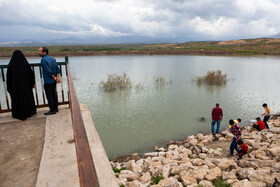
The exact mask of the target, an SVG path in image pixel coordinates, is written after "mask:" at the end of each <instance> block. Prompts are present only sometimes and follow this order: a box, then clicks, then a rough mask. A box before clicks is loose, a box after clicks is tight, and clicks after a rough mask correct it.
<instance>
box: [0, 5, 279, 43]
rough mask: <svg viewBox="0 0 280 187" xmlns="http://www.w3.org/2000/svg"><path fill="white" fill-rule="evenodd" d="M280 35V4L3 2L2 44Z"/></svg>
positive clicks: (0, 38)
mask: <svg viewBox="0 0 280 187" xmlns="http://www.w3.org/2000/svg"><path fill="white" fill-rule="evenodd" d="M279 32H280V2H279V0H47V1H46V0H45V1H40V0H0V42H13V41H15V42H16V41H28V40H37V41H47V40H62V39H65V38H80V39H87V38H116V37H129V38H133V37H147V38H165V39H168V38H174V39H175V40H182V41H180V42H184V41H187V40H189V41H191V40H230V39H240V38H257V37H265V36H271V35H275V34H277V33H279Z"/></svg>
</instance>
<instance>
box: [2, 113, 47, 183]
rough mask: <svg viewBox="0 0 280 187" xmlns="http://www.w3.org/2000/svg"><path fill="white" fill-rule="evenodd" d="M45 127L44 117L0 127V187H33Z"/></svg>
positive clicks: (7, 123)
mask: <svg viewBox="0 0 280 187" xmlns="http://www.w3.org/2000/svg"><path fill="white" fill-rule="evenodd" d="M45 124H46V118H45V117H39V118H34V119H28V120H26V121H17V122H16V123H14V122H5V123H0V150H1V151H0V187H18V186H20V187H21V186H27V187H34V186H35V185H36V180H37V175H38V171H39V166H40V161H41V156H42V151H43V146H44V139H45Z"/></svg>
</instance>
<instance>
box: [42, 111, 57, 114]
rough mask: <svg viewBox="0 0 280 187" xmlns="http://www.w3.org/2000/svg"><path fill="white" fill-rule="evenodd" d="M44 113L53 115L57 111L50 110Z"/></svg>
mask: <svg viewBox="0 0 280 187" xmlns="http://www.w3.org/2000/svg"><path fill="white" fill-rule="evenodd" d="M44 114H45V115H52V114H56V112H53V111H48V112H45V113H44Z"/></svg>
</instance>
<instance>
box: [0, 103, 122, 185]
mask: <svg viewBox="0 0 280 187" xmlns="http://www.w3.org/2000/svg"><path fill="white" fill-rule="evenodd" d="M80 108H81V111H82V117H83V121H84V125H85V129H86V132H87V137H88V141H89V145H90V148H91V153H92V157H93V161H94V165H95V170H96V174H97V178H98V181H99V185H100V186H101V187H118V186H119V185H118V183H117V181H116V178H115V174H114V172H113V170H112V168H111V166H110V163H109V160H108V158H107V155H106V152H105V150H104V148H103V145H102V142H101V140H100V138H99V135H98V133H97V131H96V129H95V126H94V123H93V121H92V118H91V114H90V111H89V109H88V107H87V105H85V104H81V105H80ZM47 110H48V109H47V108H44V109H39V110H38V112H37V114H36V115H35V116H33V117H31V118H30V119H32V120H34V118H42V117H46V124H45V142H44V147H43V152H42V157H41V162H40V166H39V173H38V177H37V182H36V187H57V186H67V187H78V186H80V182H79V174H78V166H77V158H76V149H75V143H74V137H73V128H72V120H71V113H70V109H69V108H68V106H66V105H65V106H59V112H58V113H57V114H55V115H50V116H44V114H43V113H44V112H46V111H47ZM26 121H28V119H27V120H26ZM3 122H14V123H18V122H19V120H15V119H13V118H12V117H11V114H10V113H9V114H8V113H7V114H1V115H0V123H3Z"/></svg>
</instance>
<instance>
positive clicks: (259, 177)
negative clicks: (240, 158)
mask: <svg viewBox="0 0 280 187" xmlns="http://www.w3.org/2000/svg"><path fill="white" fill-rule="evenodd" d="M269 169H270V168H259V169H258V171H256V172H253V173H252V174H250V175H248V178H249V180H250V181H255V182H264V183H265V184H266V185H267V186H272V185H273V184H274V182H275V177H274V176H273V175H271V173H270V172H269V171H270V170H269Z"/></svg>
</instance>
